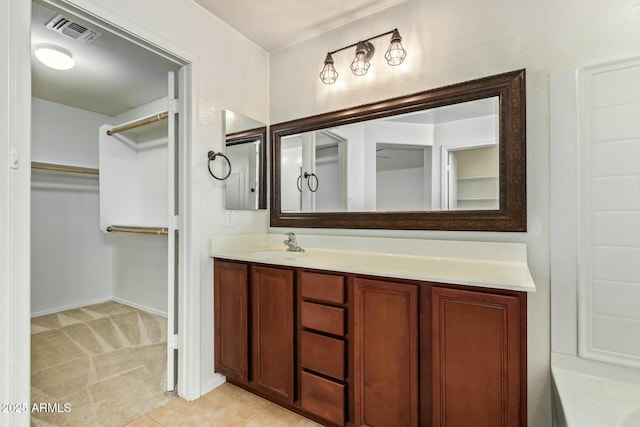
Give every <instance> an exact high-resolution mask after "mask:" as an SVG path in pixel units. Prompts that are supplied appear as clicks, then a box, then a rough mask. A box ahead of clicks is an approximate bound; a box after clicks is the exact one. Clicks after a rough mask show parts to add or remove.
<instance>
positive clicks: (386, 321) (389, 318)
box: [353, 278, 419, 427]
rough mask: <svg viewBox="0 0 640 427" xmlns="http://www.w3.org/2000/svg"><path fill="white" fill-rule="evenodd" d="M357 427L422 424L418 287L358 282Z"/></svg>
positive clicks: (356, 316) (355, 348) (355, 379)
mask: <svg viewBox="0 0 640 427" xmlns="http://www.w3.org/2000/svg"><path fill="white" fill-rule="evenodd" d="M353 302H354V304H353V313H354V314H353V315H354V392H355V396H354V404H355V421H356V425H357V426H372V427H387V426H394V427H400V426H417V425H418V380H419V377H418V287H417V286H415V285H405V284H399V283H393V282H383V281H377V280H366V279H359V278H356V279H354V293H353Z"/></svg>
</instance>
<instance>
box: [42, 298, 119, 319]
mask: <svg viewBox="0 0 640 427" xmlns="http://www.w3.org/2000/svg"><path fill="white" fill-rule="evenodd" d="M111 300H112V298H111V297H104V298H97V299H93V300H87V301H82V302H77V303H75V304H69V305H63V306H59V307H54V308H48V309H46V310H40V311H36V312H32V313H31V317H38V316H44V315H46V314H53V313H59V312H61V311H65V310H73V309H74V308H80V307H85V306H87V305H93V304H101V303H103V302H107V301H111Z"/></svg>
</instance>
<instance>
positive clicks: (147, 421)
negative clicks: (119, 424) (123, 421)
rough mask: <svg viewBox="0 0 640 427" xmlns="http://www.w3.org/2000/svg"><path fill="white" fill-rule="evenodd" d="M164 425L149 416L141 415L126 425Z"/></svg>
mask: <svg viewBox="0 0 640 427" xmlns="http://www.w3.org/2000/svg"><path fill="white" fill-rule="evenodd" d="M158 426H162V424H160V423H159V422H157V421H156V420H154V419H153V418H151V417H149V416H146V415H145V416H144V417H140V418H138V419H137V420H134V421H132V422H130V423H129V424H127V425H126V427H158Z"/></svg>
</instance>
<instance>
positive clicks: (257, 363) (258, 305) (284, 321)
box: [249, 266, 294, 403]
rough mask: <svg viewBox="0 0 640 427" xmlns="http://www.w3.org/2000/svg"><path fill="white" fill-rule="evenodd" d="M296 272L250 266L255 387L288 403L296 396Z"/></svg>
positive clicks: (252, 361) (252, 377)
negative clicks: (294, 357) (294, 307)
mask: <svg viewBox="0 0 640 427" xmlns="http://www.w3.org/2000/svg"><path fill="white" fill-rule="evenodd" d="M293 276H294V274H293V271H292V270H290V269H283V268H272V267H262V266H252V267H251V318H252V320H251V376H250V378H249V381H250V383H251V385H252V386H253V387H255V388H256V389H258V390H261V391H262V392H263V393H266V394H269V395H272V396H274V397H275V398H277V399H281V400H284V401H286V402H290V403H292V402H293V399H294V367H293V361H294V359H293V351H294V347H293V342H294V340H293V334H294V323H293V322H294V319H293V306H294V300H293V286H294V284H293Z"/></svg>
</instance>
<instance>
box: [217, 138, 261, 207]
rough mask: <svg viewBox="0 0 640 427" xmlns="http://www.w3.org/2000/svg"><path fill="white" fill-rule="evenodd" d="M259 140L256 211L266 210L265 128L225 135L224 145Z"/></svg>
mask: <svg viewBox="0 0 640 427" xmlns="http://www.w3.org/2000/svg"><path fill="white" fill-rule="evenodd" d="M256 138H260V147H259V154H258V156H259V157H260V159H259V162H260V170H259V171H258V182H259V185H258V209H266V208H267V127H266V126H263V127H260V128H256V129H249V130H245V131H241V132H235V133H230V134H227V136H226V140H225V141H226V145H227V146H232V145H238V144H244V143H246V142H252V141H254V140H255V139H256Z"/></svg>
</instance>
